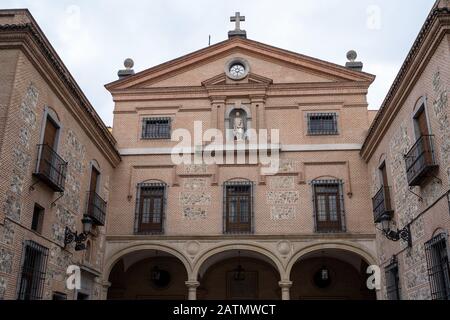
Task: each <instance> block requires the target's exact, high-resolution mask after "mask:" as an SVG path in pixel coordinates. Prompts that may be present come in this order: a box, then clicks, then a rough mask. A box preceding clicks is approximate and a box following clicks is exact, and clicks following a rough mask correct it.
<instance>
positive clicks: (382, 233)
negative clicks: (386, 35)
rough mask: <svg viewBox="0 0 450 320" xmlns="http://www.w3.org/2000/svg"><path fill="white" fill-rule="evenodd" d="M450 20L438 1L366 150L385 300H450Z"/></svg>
mask: <svg viewBox="0 0 450 320" xmlns="http://www.w3.org/2000/svg"><path fill="white" fill-rule="evenodd" d="M449 18H450V8H449V5H448V2H447V1H437V2H436V4H435V6H434V7H433V9H432V11H431V13H430V14H429V16H428V18H427V20H426V22H425V24H424V26H423V28H422V30H421V31H420V34H419V36H418V37H417V39H416V41H415V42H414V45H413V47H412V49H411V51H410V53H409V54H408V57H407V58H406V60H405V63H404V64H403V66H402V68H401V70H400V72H399V74H398V76H397V78H396V79H395V81H394V84H393V85H392V87H391V89H390V91H389V93H388V95H387V97H386V99H385V101H384V103H383V105H382V107H381V109H380V111H379V112H378V114H377V116H376V118H375V120H374V122H373V124H372V126H371V128H370V130H369V133H368V136H367V138H366V141H365V142H364V146H363V148H362V150H361V156H362V157H363V159H364V160H365V161H366V162H367V163H368V169H369V179H370V180H369V181H370V195H371V197H373V200H372V201H373V212H374V221H375V222H376V223H377V225H378V227H377V229H379V231H377V247H378V248H377V251H378V257H379V263H380V266H381V267H382V275H383V281H382V283H383V288H382V295H381V296H382V298H385V299H407V300H416V299H449V298H450V273H449V272H450V271H449V259H448V257H449V252H450V251H449V242H448V232H449V229H450V211H449V201H450V200H449V199H450V198H449V190H450V123H449V119H450V110H449V106H448V98H447V94H448V87H449V79H450V73H449V70H448V67H447V66H448V65H449V63H450V52H449V48H450V46H449V45H450V42H449V40H450V38H449V37H450V19H449Z"/></svg>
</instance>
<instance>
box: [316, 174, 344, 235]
mask: <svg viewBox="0 0 450 320" xmlns="http://www.w3.org/2000/svg"><path fill="white" fill-rule="evenodd" d="M312 186H313V204H314V215H315V223H316V231H317V232H345V210H344V197H343V190H342V186H343V183H342V181H340V180H316V181H313V183H312Z"/></svg>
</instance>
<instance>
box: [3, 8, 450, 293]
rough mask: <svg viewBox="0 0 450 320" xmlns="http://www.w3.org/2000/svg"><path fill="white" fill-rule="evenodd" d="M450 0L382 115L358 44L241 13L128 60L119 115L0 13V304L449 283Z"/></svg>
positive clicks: (12, 17)
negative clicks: (187, 43) (251, 26)
mask: <svg viewBox="0 0 450 320" xmlns="http://www.w3.org/2000/svg"><path fill="white" fill-rule="evenodd" d="M445 3H446V2H444V1H437V2H436V5H435V7H434V8H433V10H432V12H431V13H430V16H429V17H428V19H427V22H426V23H425V25H424V27H423V30H422V32H421V34H420V35H419V37H418V40H417V41H416V44H415V45H414V48H413V49H412V51H411V53H410V56H409V57H408V59H407V61H406V62H405V65H404V67H403V68H402V71H401V72H400V74H399V76H398V78H397V80H396V82H395V83H394V85H393V87H392V89H391V91H390V93H389V95H388V97H387V99H386V101H385V103H384V104H383V106H382V107H381V109H380V111H379V112H378V113H377V114H376V116H375V112H373V111H369V110H368V103H367V92H368V90H369V88H370V85H371V84H372V83H373V81H374V80H375V76H374V75H371V74H368V73H366V72H364V70H363V64H362V63H361V62H359V61H357V55H356V53H355V52H354V51H350V52H349V53H348V54H347V57H348V59H349V62H347V63H346V64H345V65H342V66H341V65H337V64H334V63H330V62H326V61H322V60H318V59H315V58H312V57H308V56H305V55H302V54H298V53H294V52H290V51H287V50H283V49H280V48H276V47H273V46H270V45H267V44H263V43H260V42H257V41H254V40H250V39H248V38H247V36H246V32H245V31H244V30H242V29H241V23H242V22H243V21H245V17H243V16H241V15H240V14H239V13H236V15H235V16H234V17H232V18H231V21H232V22H235V24H236V25H235V29H234V30H232V31H230V32H229V37H228V39H227V40H226V41H223V42H220V43H217V44H214V45H211V46H209V47H207V48H204V49H201V50H199V51H196V52H193V53H191V54H188V55H186V56H183V57H180V58H178V59H175V60H172V61H169V62H166V63H163V64H161V65H158V66H155V67H152V68H149V69H146V70H144V71H141V72H138V73H135V72H134V71H133V61H132V60H131V59H127V60H126V61H125V69H124V70H120V71H119V73H118V76H119V79H118V80H117V81H115V82H112V83H109V84H107V85H106V89H107V90H108V91H109V92H110V93H111V96H112V98H113V100H114V123H113V127H112V129H111V130H108V128H106V127H105V125H104V124H103V122H102V121H101V120H100V118H99V117H98V115H97V114H96V113H95V110H94V108H93V107H92V106H91V105H90V104H89V102H88V101H87V99H86V98H85V97H84V95H83V94H82V92H81V90H80V89H79V87H78V86H77V85H76V83H75V81H74V80H73V79H72V77H71V76H70V73H69V72H68V71H67V69H66V68H65V67H64V65H63V63H62V62H61V61H60V59H59V58H58V56H57V54H56V52H55V51H54V50H53V49H52V47H51V45H50V44H49V43H48V41H47V40H46V38H45V36H44V34H43V33H42V31H41V30H40V29H39V27H38V26H37V24H36V22H35V21H34V19H33V18H32V17H31V15H30V13H29V12H28V11H26V10H1V11H0V48H1V49H0V57H1V59H0V64H1V66H2V68H1V70H2V71H1V72H2V73H4V76H2V77H1V80H0V88H1V90H0V106H1V107H2V109H1V110H0V112H2V115H1V116H0V152H1V153H0V156H1V160H0V161H1V168H2V172H1V183H0V188H1V197H2V198H1V199H0V200H1V201H2V206H1V207H0V208H1V209H0V299H52V298H53V299H111V300H114V299H152V300H153V299H154V300H161V299H190V300H196V299H198V300H210V299H220V300H242V299H250V300H257V299H261V300H279V299H282V300H312V299H333V300H340V299H342V300H344V299H357V300H373V299H400V298H401V299H440V298H445V295H446V294H447V295H448V293H449V292H450V281H449V278H450V277H449V262H448V239H447V236H446V235H447V233H448V229H449V227H450V225H449V218H450V215H449V212H450V208H449V205H450V198H449V197H448V187H446V186H448V179H449V178H448V175H447V173H448V171H449V170H448V168H449V165H448V163H447V162H448V161H447V160H446V159H447V158H448V157H450V152H449V150H448V148H447V147H446V143H447V140H449V139H447V135H448V134H447V130H448V127H449V126H448V125H446V122H445V121H446V119H447V118H448V105H447V100H446V88H447V86H448V76H449V75H448V74H447V72H446V69H445V67H444V66H446V65H448V59H449V56H450V55H449V52H448V28H447V20H448V17H449V16H450V11H449V8H448V6H447V5H446V4H445ZM422 115H424V116H422ZM425 128H427V129H428V130H429V131H427V132H425V131H421V130H422V129H425ZM3 168H5V169H3ZM80 177H82V178H81V179H80ZM435 261H439V263H437V264H433V263H434V262H435ZM71 266H72V267H73V266H76V267H79V268H80V269H81V275H82V278H81V279H82V283H81V288H79V289H76V290H71V289H70V288H68V287H67V286H66V282H65V280H66V278H67V270H68V268H70V267H71ZM368 272H369V273H368ZM372 272H375V274H377V275H381V282H380V285H381V287H380V288H376V286H375V287H372V286H371V284H377V283H376V281H375V282H374V283H372V282H371V281H369V282H368V281H367V280H368V279H369V276H370V275H371V274H372ZM447 298H448V296H447Z"/></svg>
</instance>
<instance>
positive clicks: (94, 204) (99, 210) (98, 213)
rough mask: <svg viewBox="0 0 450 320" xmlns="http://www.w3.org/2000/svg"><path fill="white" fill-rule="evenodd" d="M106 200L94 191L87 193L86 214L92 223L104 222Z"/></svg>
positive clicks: (102, 223)
mask: <svg viewBox="0 0 450 320" xmlns="http://www.w3.org/2000/svg"><path fill="white" fill-rule="evenodd" d="M106 205H107V203H106V201H105V200H103V199H102V197H100V196H99V195H98V194H97V193H96V192H95V191H89V192H88V194H87V206H86V215H87V216H88V217H90V218H92V220H93V222H94V224H96V225H98V226H104V225H105V222H106Z"/></svg>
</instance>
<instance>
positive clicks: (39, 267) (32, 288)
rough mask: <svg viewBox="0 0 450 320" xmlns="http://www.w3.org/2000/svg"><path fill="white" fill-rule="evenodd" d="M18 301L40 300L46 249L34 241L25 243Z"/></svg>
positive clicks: (46, 255) (45, 267)
mask: <svg viewBox="0 0 450 320" xmlns="http://www.w3.org/2000/svg"><path fill="white" fill-rule="evenodd" d="M23 248H24V249H23V257H22V270H21V272H20V282H19V288H18V289H19V290H18V297H17V299H18V300H41V299H42V295H43V290H44V281H45V274H46V269H47V258H48V249H47V248H45V247H43V246H41V245H40V244H38V243H36V242H34V241H25V242H24V247H23Z"/></svg>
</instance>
